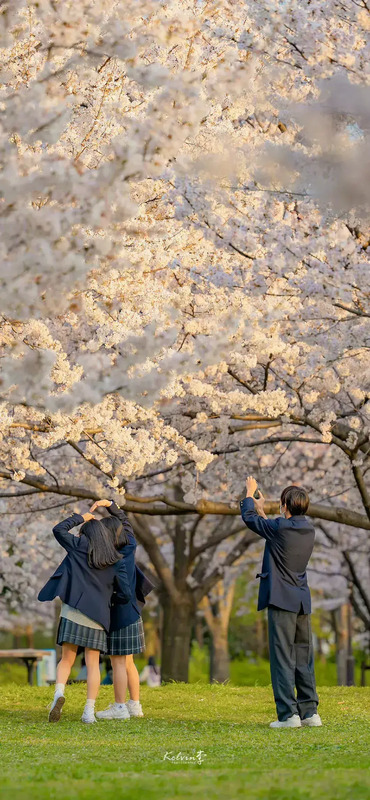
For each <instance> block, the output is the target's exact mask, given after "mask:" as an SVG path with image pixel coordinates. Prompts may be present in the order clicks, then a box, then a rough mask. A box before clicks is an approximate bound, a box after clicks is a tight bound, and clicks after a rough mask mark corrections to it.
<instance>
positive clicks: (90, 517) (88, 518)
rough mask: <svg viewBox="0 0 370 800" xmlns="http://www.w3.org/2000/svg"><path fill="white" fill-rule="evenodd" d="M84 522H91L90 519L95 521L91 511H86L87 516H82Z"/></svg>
mask: <svg viewBox="0 0 370 800" xmlns="http://www.w3.org/2000/svg"><path fill="white" fill-rule="evenodd" d="M82 516H83V520H84V522H89V520H90V519H95V517H94V514H90V511H86V514H82Z"/></svg>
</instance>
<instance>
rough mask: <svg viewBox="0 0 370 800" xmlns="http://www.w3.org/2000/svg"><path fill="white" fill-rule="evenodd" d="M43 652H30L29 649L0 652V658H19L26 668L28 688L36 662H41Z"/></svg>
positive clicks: (31, 681)
mask: <svg viewBox="0 0 370 800" xmlns="http://www.w3.org/2000/svg"><path fill="white" fill-rule="evenodd" d="M45 652H46V651H45V650H32V649H31V648H25V649H24V650H22V649H18V648H17V649H16V650H0V658H19V659H20V660H21V661H23V663H24V664H25V665H26V667H27V679H28V683H29V685H30V686H33V674H34V666H35V664H36V663H37V661H42V659H43V658H44V656H45Z"/></svg>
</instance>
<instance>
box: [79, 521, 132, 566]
mask: <svg viewBox="0 0 370 800" xmlns="http://www.w3.org/2000/svg"><path fill="white" fill-rule="evenodd" d="M80 533H81V534H84V536H86V539H88V542H89V551H88V554H87V563H88V565H89V567H94V568H95V569H104V568H105V567H110V566H112V564H116V563H117V561H119V560H120V559H121V558H122V556H121V554H120V553H118V551H117V549H116V548H115V546H114V541H113V537H112V536H111V535H110V533H109V531H107V530H106V527H105V525H103V523H102V522H100V521H99V520H98V519H90V520H89V521H88V522H85V523H84V524H83V525H81V528H80Z"/></svg>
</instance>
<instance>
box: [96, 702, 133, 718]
mask: <svg viewBox="0 0 370 800" xmlns="http://www.w3.org/2000/svg"><path fill="white" fill-rule="evenodd" d="M96 716H97V719H130V714H129V712H128V709H127V707H126V703H122V704H121V705H119V706H118V705H117V703H111V704H110V706H108V708H105V709H104V711H97V712H96Z"/></svg>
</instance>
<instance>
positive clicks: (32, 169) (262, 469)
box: [0, 0, 370, 679]
mask: <svg viewBox="0 0 370 800" xmlns="http://www.w3.org/2000/svg"><path fill="white" fill-rule="evenodd" d="M369 21H370V12H369V7H368V5H367V3H366V2H365V0H358V2H352V0H345V2H340V3H339V2H336V0H329V2H328V3H326V4H325V8H324V7H323V4H322V3H319V2H317V1H316V0H313V2H311V3H310V4H308V5H307V6H300V7H299V8H298V7H297V4H296V3H290V2H287V3H284V4H276V3H275V2H272V0H266V2H263V3H262V2H253V3H252V2H250V0H248V1H247V0H245V2H236V1H234V0H219V1H218V2H217V3H209V2H206V0H204V2H197V1H196V0H188V2H186V3H185V4H184V3H179V2H176V1H175V0H171V1H170V2H156V3H149V2H148V0H128V2H126V3H125V4H124V5H123V4H116V3H115V2H113V0H99V2H92V0H75V2H72V0H63V2H61V0H37V2H36V0H28V2H23V0H13V2H12V3H10V2H0V34H1V36H2V45H3V46H2V51H1V56H2V57H1V63H2V71H1V78H2V81H1V84H2V88H1V96H0V103H1V106H0V111H1V117H0V126H1V127H0V163H1V176H2V181H1V201H0V232H1V236H0V241H1V245H0V248H1V262H0V263H1V267H0V274H1V285H2V316H1V333H0V336H1V341H0V346H1V355H2V359H1V366H2V383H1V406H0V415H1V429H0V459H1V465H0V480H1V485H0V488H1V497H2V513H3V514H4V515H7V516H6V517H5V516H4V520H5V519H6V520H7V523H6V531H4V535H3V541H2V545H1V546H2V563H1V569H0V571H1V575H2V576H3V577H2V582H3V583H2V591H3V597H4V598H7V602H8V600H9V602H10V603H11V604H12V605H13V607H14V609H15V608H16V607H17V603H19V599H21V602H22V603H23V607H24V606H25V604H27V603H28V604H29V609H31V608H32V602H33V600H32V598H33V597H34V593H35V587H34V586H33V581H32V580H31V576H33V580H34V583H35V584H36V583H37V580H38V577H36V576H39V575H40V574H41V572H42V569H44V568H45V563H46V561H47V560H48V559H49V557H50V558H51V556H49V553H51V552H53V553H54V552H55V550H53V545H52V543H51V542H50V541H49V537H50V534H49V533H48V531H49V528H50V526H51V525H52V517H53V515H55V514H56V513H62V512H65V511H66V510H67V508H70V507H71V506H68V505H66V504H68V503H71V504H77V505H76V507H79V506H78V504H79V503H80V502H81V501H83V500H90V499H96V498H97V497H100V496H103V495H107V494H110V495H112V496H114V498H115V499H116V500H117V501H118V502H119V503H120V504H121V505H124V506H125V508H126V510H127V511H128V513H130V514H133V515H135V516H134V518H133V522H134V525H135V530H136V531H137V535H138V538H139V539H140V541H141V543H142V544H143V546H144V547H145V549H146V552H147V553H148V555H149V558H150V559H151V562H152V565H153V568H154V569H155V571H156V573H157V575H158V577H159V579H160V582H161V587H162V588H161V593H162V601H163V608H164V609H167V617H166V619H165V621H164V642H167V644H165V646H164V652H165V653H167V654H168V656H167V655H165V660H166V659H167V662H166V663H167V666H166V667H165V671H166V670H167V674H169V673H170V672H171V671H172V676H173V677H176V676H178V675H184V674H185V675H186V670H185V672H184V671H182V670H183V668H182V667H181V666H180V665H181V664H182V663H183V661H184V658H183V653H184V652H185V649H186V641H188V639H189V636H190V629H191V622H192V620H193V619H194V613H195V609H196V607H197V605H198V603H199V602H200V601H201V600H202V597H204V596H206V595H207V592H208V591H211V589H212V587H213V586H216V585H217V581H219V580H220V576H221V573H222V570H226V569H227V567H228V566H230V565H231V564H234V563H235V561H237V559H238V558H239V557H240V556H241V555H242V551H244V550H246V549H247V548H249V546H250V545H251V541H250V538H248V537H250V534H249V533H248V532H247V531H246V530H244V531H243V532H241V531H240V532H239V533H238V534H235V535H234V531H236V530H237V529H238V527H240V521H239V520H238V519H236V520H235V519H234V517H237V516H238V513H239V509H238V500H239V498H240V495H241V492H242V489H243V482H244V477H245V473H246V470H247V468H248V472H251V468H250V467H251V466H252V467H253V470H255V471H256V472H257V475H258V477H259V479H260V480H261V481H262V485H263V488H265V491H266V492H267V494H268V497H269V498H271V501H270V502H269V503H268V505H267V511H268V512H269V513H276V512H277V510H278V506H277V498H278V494H279V491H280V490H281V488H282V486H283V485H284V484H285V483H288V482H290V481H292V480H293V481H298V482H299V481H301V482H303V483H307V481H308V482H309V488H311V489H312V503H311V507H310V512H309V513H310V514H311V515H312V516H314V517H315V518H316V519H320V520H322V521H323V525H324V526H325V530H326V531H327V532H328V534H329V536H332V537H334V548H335V552H337V550H338V549H339V550H338V552H340V553H342V556H341V558H342V559H344V562H345V564H346V569H347V570H349V571H351V567H350V563H349V561H348V558H347V556H348V554H349V557H350V560H351V559H352V572H351V574H352V579H353V580H354V578H353V575H354V573H355V574H356V576H358V582H357V583H356V581H355V586H356V590H355V600H354V602H355V603H357V607H358V612H357V613H359V614H360V616H361V614H362V615H363V623H364V624H367V621H368V611H369V606H368V605H367V604H368V602H369V598H368V593H367V591H366V588H364V581H365V580H366V570H365V569H364V562H365V561H366V558H367V555H366V554H367V553H368V549H367V548H368V546H367V536H366V533H365V531H367V530H369V528H370V498H369V490H368V488H367V476H368V465H369V462H368V456H369V409H370V404H369V394H368V392H369V387H368V364H369V334H368V319H369V315H370V311H369V305H368V299H369V298H368V287H367V282H366V278H367V275H368V249H369V240H370V236H369V228H368V210H369V186H370V181H369V177H370V174H369V172H370V162H369V157H368V152H369V150H368V141H369V112H368V109H369V107H370V105H369V102H368V99H369V88H368V66H367V65H368V63H369V61H368V36H367V34H368V30H369V24H370V22H369ZM158 487H159V488H158ZM48 495H50V497H48ZM54 495H59V497H60V500H59V502H61V503H62V504H63V505H61V506H60V508H58V509H55V510H54V509H51V508H49V507H50V506H51V505H57V501H58V498H56V499H55V498H54ZM51 496H53V500H51ZM72 507H74V505H72ZM20 513H21V514H22V515H23V516H21V517H20V516H19V514H20ZM215 515H216V517H217V521H216V522H215ZM154 518H155V519H154ZM230 518H231V519H230ZM19 520H21V522H20V521H19ZM148 520H150V523H149V522H148ZM8 521H9V524H8ZM219 524H220V525H221V533H219V534H218V533H217V531H218V527H217V526H218V525H219ZM333 526H336V527H335V530H334V531H333ZM338 526H339V527H338ZM348 526H349V527H348ZM221 534H222V536H221ZM218 536H219V538H217V537H218ZM215 537H216V538H215ZM162 540H163V541H162ZM225 541H226V542H227V553H226V555H225V553H224V554H220V548H224V546H225ZM327 541H329V539H327ZM39 542H40V546H39V545H38V544H37V543H39ZM166 542H167V551H166V550H164V549H163V548H165V547H166ZM221 542H222V544H221ZM343 542H344V545H343ZM194 543H195V544H194ZM215 545H218V547H219V549H217V547H216V550H213V549H212V548H214V546H215ZM192 546H193V547H196V548H198V553H197V555H196V558H195V560H194V559H193V560H192V559H191V558H190V553H191V547H192ZM168 547H169V548H170V549H169V550H168ZM202 547H203V550H201V551H200V552H199V548H202ZM172 548H173V550H172ZM209 548H210V550H209ZM240 548H241V550H240ZM19 550H21V551H22V558H21V559H20V558H19V552H18V551H19ZM37 553H38V554H37ZM344 553H347V556H345V555H343V554H344ZM180 554H182V555H181V557H180ZM193 555H194V554H193ZM202 555H204V560H205V561H206V562H207V563H203V561H202ZM172 556H174V562H173V564H171V558H172ZM53 558H54V556H53ZM185 561H186V564H187V566H186V569H185V567H184V563H185ZM344 562H343V563H344ZM173 565H175V566H173ZM202 565H203V566H202ZM203 567H204V568H203ZM176 570H177V571H176ZM217 570H219V571H217ZM220 570H221V572H220ZM194 580H195V583H194ZM192 581H193V583H192ZM359 586H361V589H360V588H359ZM365 586H366V584H365ZM184 587H188V588H184ZM22 598H23V599H22ZM194 602H195V604H194ZM186 605H187V611H185V610H184V609H185V606H186ZM18 607H19V606H18ZM180 607H181V609H182V610H181V611H180ZM22 613H23V612H22ZM30 613H31V612H30ZM181 615H183V618H184V619H183V641H184V642H185V644H184V645H183V649H181V645H180V644H179V645H178V647H177V648H176V647H175V648H173V642H174V637H175V634H176V630H177V628H181V625H180V617H181ZM176 620H177V622H176ZM171 643H172V644H171ZM171 648H172V652H173V657H172V658H173V661H172V662H171V663H170V661H169V659H170V656H169V653H170V650H171ZM176 665H177V666H176ZM180 679H181V678H180Z"/></svg>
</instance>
